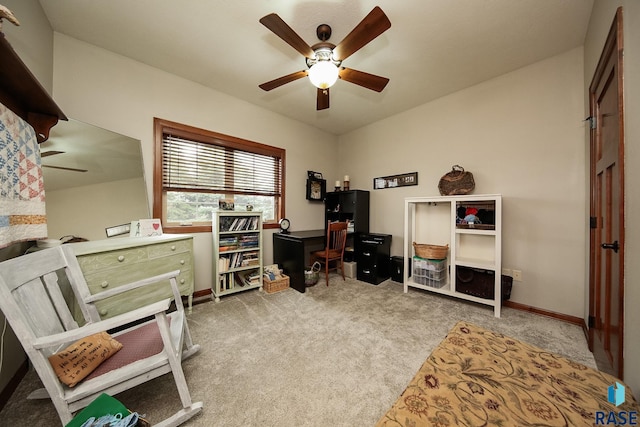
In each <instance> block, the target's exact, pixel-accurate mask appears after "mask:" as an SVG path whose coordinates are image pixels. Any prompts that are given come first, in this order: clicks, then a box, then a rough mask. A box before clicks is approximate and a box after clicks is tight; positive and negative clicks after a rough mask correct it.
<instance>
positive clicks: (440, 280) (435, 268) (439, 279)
mask: <svg viewBox="0 0 640 427" xmlns="http://www.w3.org/2000/svg"><path fill="white" fill-rule="evenodd" d="M412 271H413V281H414V282H415V283H417V284H420V285H426V286H430V287H432V288H441V287H443V286H444V285H446V284H447V280H446V278H447V260H446V259H426V258H420V257H418V256H414V257H413V270H412Z"/></svg>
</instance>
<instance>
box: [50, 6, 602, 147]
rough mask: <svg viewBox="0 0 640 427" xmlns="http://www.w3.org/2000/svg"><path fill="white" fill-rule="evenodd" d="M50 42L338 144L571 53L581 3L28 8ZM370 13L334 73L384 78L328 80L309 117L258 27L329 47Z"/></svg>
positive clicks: (309, 89)
mask: <svg viewBox="0 0 640 427" xmlns="http://www.w3.org/2000/svg"><path fill="white" fill-rule="evenodd" d="M40 3H41V5H42V7H43V9H44V11H45V13H46V15H47V17H48V18H49V21H50V22H51V25H52V27H53V29H54V30H55V31H57V32H60V33H63V34H66V35H69V36H71V37H74V38H77V39H79V40H83V41H86V42H88V43H91V44H93V45H96V46H100V47H102V48H104V49H107V50H110V51H113V52H116V53H119V54H121V55H124V56H127V57H130V58H132V59H135V60H137V61H140V62H143V63H145V64H148V65H151V66H153V67H157V68H159V69H162V70H165V71H168V72H170V73H173V74H175V75H178V76H182V77H184V78H186V79H189V80H192V81H194V82H197V83H200V84H202V85H204V86H208V87H211V88H213V89H216V90H218V91H220V92H224V93H227V94H229V95H232V96H234V97H236V98H239V99H243V100H245V101H247V102H249V103H252V104H255V105H258V106H260V107H264V108H267V109H269V110H271V111H274V112H277V113H280V114H282V115H284V116H288V117H290V118H293V119H295V120H299V121H301V122H304V123H308V124H310V125H312V126H315V127H317V128H320V129H323V130H325V131H327V132H330V133H333V134H336V135H341V134H343V133H346V132H349V131H351V130H354V129H357V128H359V127H361V126H364V125H367V124H369V123H372V122H375V121H377V120H380V119H383V118H385V117H389V116H391V115H394V114H397V113H400V112H402V111H405V110H408V109H410V108H413V107H415V106H418V105H420V104H423V103H426V102H429V101H431V100H434V99H436V98H439V97H441V96H443V95H446V94H449V93H452V92H455V91H458V90H460V89H463V88H466V87H469V86H472V85H474V84H477V83H479V82H482V81H485V80H488V79H490V78H493V77H496V76H499V75H501V74H504V73H507V72H510V71H513V70H516V69H518V68H521V67H523V66H526V65H528V64H531V63H534V62H537V61H539V60H541V59H544V58H547V57H550V56H553V55H556V54H559V53H562V52H565V51H567V50H570V49H572V48H575V47H578V46H581V45H582V44H583V41H584V37H585V33H586V29H587V25H588V21H589V16H590V13H591V8H592V5H593V0H378V1H371V0H345V1H331V0H315V1H294V0H261V1H258V0H244V1H243V0H179V1H168V0H161V1H158V0H135V1H131V0H108V1H107V0H105V1H87V0H40ZM374 6H380V7H381V8H382V10H383V11H384V12H385V13H386V14H387V16H388V17H389V20H390V21H391V28H390V29H389V30H387V31H386V32H385V33H383V34H382V35H381V36H379V37H378V38H376V39H375V40H373V41H372V42H371V43H369V44H368V45H367V46H365V47H364V48H362V49H361V50H359V51H358V52H356V53H354V54H353V55H352V56H351V57H349V58H347V59H346V60H345V61H344V63H343V66H346V67H349V68H353V69H356V70H360V71H365V72H368V73H371V74H376V75H380V76H384V77H388V78H389V79H390V82H389V84H388V85H387V87H386V88H385V89H384V90H383V91H382V92H381V93H377V92H374V91H371V90H368V89H365V88H362V87H360V86H357V85H354V84H351V83H348V82H345V81H338V82H337V83H336V84H335V86H333V87H332V88H331V108H329V109H328V110H323V111H316V108H315V97H316V92H315V87H313V86H312V85H311V83H310V82H309V81H308V80H307V79H306V78H305V79H300V80H297V81H294V82H292V83H288V84H286V85H284V86H281V87H280V88H277V89H274V90H272V91H270V92H264V91H263V90H262V89H260V88H258V84H260V83H264V82H266V81H270V80H273V79H275V78H277V77H281V76H283V75H286V74H289V73H293V72H295V71H301V70H303V69H306V65H305V61H304V58H303V57H302V55H300V54H299V53H298V52H297V51H295V50H294V49H293V48H292V47H291V46H289V45H288V44H286V43H285V42H284V41H282V40H281V39H280V38H278V37H277V36H276V35H274V34H273V33H272V32H271V31H269V30H268V29H267V28H266V27H264V26H263V25H262V24H260V23H259V22H258V20H259V19H260V18H261V17H263V16H265V15H267V14H269V13H272V12H274V13H276V14H278V15H279V16H280V17H281V18H282V19H283V20H284V21H285V22H286V23H287V24H289V26H290V27H291V28H293V29H294V30H295V31H296V32H297V33H298V34H299V35H300V36H301V37H302V38H303V39H304V40H305V41H306V42H307V43H308V44H309V45H313V44H315V43H316V42H318V39H317V37H316V27H317V26H318V25H319V24H323V23H325V24H329V25H330V26H331V28H332V30H333V35H332V37H331V39H330V40H329V41H330V42H332V43H334V44H338V42H340V41H341V40H342V39H343V38H344V37H345V36H346V35H347V34H348V33H349V32H350V31H351V30H352V29H353V28H354V27H355V26H356V25H357V24H358V23H359V22H360V21H361V20H362V19H363V18H364V17H365V16H366V15H367V14H368V13H369V12H370V11H371V9H373V7H374Z"/></svg>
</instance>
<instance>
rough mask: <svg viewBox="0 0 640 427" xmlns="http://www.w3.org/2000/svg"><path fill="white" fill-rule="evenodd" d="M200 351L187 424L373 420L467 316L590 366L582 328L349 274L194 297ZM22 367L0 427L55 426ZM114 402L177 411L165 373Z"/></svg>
mask: <svg viewBox="0 0 640 427" xmlns="http://www.w3.org/2000/svg"><path fill="white" fill-rule="evenodd" d="M189 320H190V326H191V332H192V335H193V338H194V341H195V342H197V343H199V344H200V345H202V350H201V351H200V352H199V353H198V354H196V355H195V356H193V357H192V358H191V359H189V360H187V361H185V362H184V369H185V373H186V375H187V380H188V382H189V385H190V389H191V394H192V397H193V399H194V400H195V401H203V402H204V409H203V411H202V413H201V414H200V415H198V416H196V417H195V418H193V419H192V420H190V421H189V422H187V423H186V424H184V425H185V426H225V427H231V426H296V427H298V426H349V427H353V426H371V425H373V424H375V422H376V421H377V420H378V419H379V418H380V417H381V416H382V415H383V414H384V413H385V412H386V411H387V410H388V409H389V408H390V407H391V405H392V404H393V402H395V400H396V399H397V398H398V396H399V395H400V393H402V391H403V390H404V388H405V387H406V385H407V384H408V383H409V381H410V380H411V378H413V376H414V375H415V373H416V372H417V370H418V369H419V368H420V366H421V365H422V363H423V362H424V360H425V359H426V358H427V356H428V355H429V353H430V352H431V351H432V350H433V348H435V347H436V346H437V345H438V344H439V343H440V341H441V340H442V339H443V338H444V337H445V335H446V334H447V332H448V331H449V329H451V327H453V325H454V324H455V323H456V322H457V321H458V320H466V321H469V322H472V323H475V324H477V325H478V326H482V327H484V328H487V329H491V330H494V331H496V332H501V333H504V334H505V335H509V336H511V337H513V338H516V339H519V340H523V341H526V342H529V343H531V344H534V345H537V346H539V347H542V348H545V349H547V350H549V351H552V352H555V353H560V354H562V355H563V356H566V357H569V358H571V359H573V360H575V361H577V362H580V363H583V364H586V365H588V366H590V367H595V362H594V359H593V356H592V354H591V353H590V352H589V350H588V348H587V343H586V340H585V338H584V334H583V332H582V329H581V328H580V327H578V326H576V325H571V324H568V323H565V322H561V321H558V320H554V319H550V318H547V317H543V316H538V315H535V314H531V313H527V312H523V311H518V310H512V309H508V308H505V309H503V313H502V318H500V319H496V318H495V317H494V316H493V310H492V309H491V308H489V307H487V306H482V305H477V304H470V303H465V302H461V301H460V300H456V299H452V298H447V297H442V296H439V295H436V294H432V293H429V292H424V291H419V290H414V289H412V290H410V291H409V292H408V293H407V294H405V293H404V292H403V288H402V285H401V284H398V283H395V282H392V281H386V282H383V283H382V284H380V285H378V286H374V285H370V284H367V283H363V282H359V281H357V280H353V279H347V280H346V281H342V279H341V278H339V277H338V276H333V277H332V278H331V282H330V286H329V287H327V286H325V283H324V281H323V280H321V281H320V282H319V283H318V284H317V285H316V286H314V287H311V288H308V289H307V292H306V293H305V294H301V293H299V292H297V291H295V290H292V289H287V290H285V291H282V292H278V293H275V294H265V293H263V292H258V291H256V290H252V291H247V292H241V293H238V294H234V295H230V296H227V297H223V298H222V300H221V302H219V303H213V302H206V303H202V304H198V305H196V306H195V307H194V309H193V314H192V315H191V316H190V318H189ZM37 387H39V380H38V378H37V376H36V375H35V374H34V372H33V371H30V372H29V373H28V374H27V376H26V377H25V379H24V380H23V381H22V382H21V384H20V386H19V387H18V390H17V391H16V393H14V395H13V396H12V398H11V399H10V401H9V402H8V403H7V405H6V406H5V408H4V409H3V410H2V412H0V424H2V425H7V426H9V425H11V426H55V425H59V421H58V418H57V414H56V412H55V410H54V408H53V405H52V404H51V403H50V402H49V401H27V400H26V399H25V397H26V395H27V394H28V393H29V392H31V391H32V390H33V389H35V388H37ZM117 398H118V399H119V400H120V401H122V402H123V403H124V404H125V405H126V406H127V407H128V408H130V409H131V410H134V411H138V412H140V413H146V414H147V415H148V419H149V420H150V421H152V422H157V421H159V420H161V419H162V418H164V417H166V416H168V415H169V414H171V413H172V412H173V411H175V410H177V408H178V407H179V405H180V404H179V399H178V395H177V392H176V390H175V386H174V383H173V380H172V378H171V377H170V376H166V375H165V376H164V377H161V378H158V379H155V380H153V381H151V382H149V383H147V384H144V385H142V386H139V387H137V388H135V389H133V390H130V391H127V392H125V393H121V394H119V395H118V396H117Z"/></svg>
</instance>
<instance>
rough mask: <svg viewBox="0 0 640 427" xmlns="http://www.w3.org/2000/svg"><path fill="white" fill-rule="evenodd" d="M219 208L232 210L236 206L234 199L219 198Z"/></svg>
mask: <svg viewBox="0 0 640 427" xmlns="http://www.w3.org/2000/svg"><path fill="white" fill-rule="evenodd" d="M218 208H219V209H221V210H223V211H232V210H233V209H234V208H235V205H234V200H233V199H218Z"/></svg>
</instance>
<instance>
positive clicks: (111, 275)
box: [69, 234, 194, 319]
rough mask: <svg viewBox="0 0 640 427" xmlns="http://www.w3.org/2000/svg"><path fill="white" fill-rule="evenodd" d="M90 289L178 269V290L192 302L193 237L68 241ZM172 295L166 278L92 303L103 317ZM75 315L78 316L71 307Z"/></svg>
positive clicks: (101, 288) (170, 235)
mask: <svg viewBox="0 0 640 427" xmlns="http://www.w3.org/2000/svg"><path fill="white" fill-rule="evenodd" d="M69 245H71V246H72V247H73V250H74V252H75V254H76V257H77V258H78V262H79V263H80V268H81V269H82V272H83V273H84V277H85V279H86V281H87V284H88V285H89V290H90V291H91V293H97V292H100V291H103V290H106V289H111V288H114V287H117V286H122V285H124V284H127V283H131V282H133V281H136V280H140V279H144V278H146V277H150V276H154V275H157V274H161V273H166V272H169V271H173V270H180V275H179V276H178V286H179V288H180V294H181V295H182V296H186V297H188V301H189V308H188V309H189V312H190V311H191V307H192V304H193V290H194V280H193V276H194V273H193V270H194V267H193V237H192V236H189V235H183V234H165V235H162V236H154V237H124V238H112V239H106V240H95V241H89V242H80V243H70V244H69ZM170 296H172V294H171V288H170V287H169V283H168V281H167V282H166V283H158V284H157V285H153V286H150V287H145V288H143V289H136V290H133V291H130V292H127V293H125V294H121V295H118V296H115V297H112V298H108V299H106V300H104V301H101V302H98V303H97V304H96V306H97V308H98V310H99V312H100V315H101V316H102V318H103V319H106V318H109V317H113V316H116V315H118V314H122V313H126V312H128V311H131V310H133V309H136V308H139V307H142V306H144V305H146V304H150V303H153V302H156V301H160V300H162V299H164V298H168V297H170ZM74 311H75V314H76V319H80V318H82V315H81V313H79V311H77V310H74Z"/></svg>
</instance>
